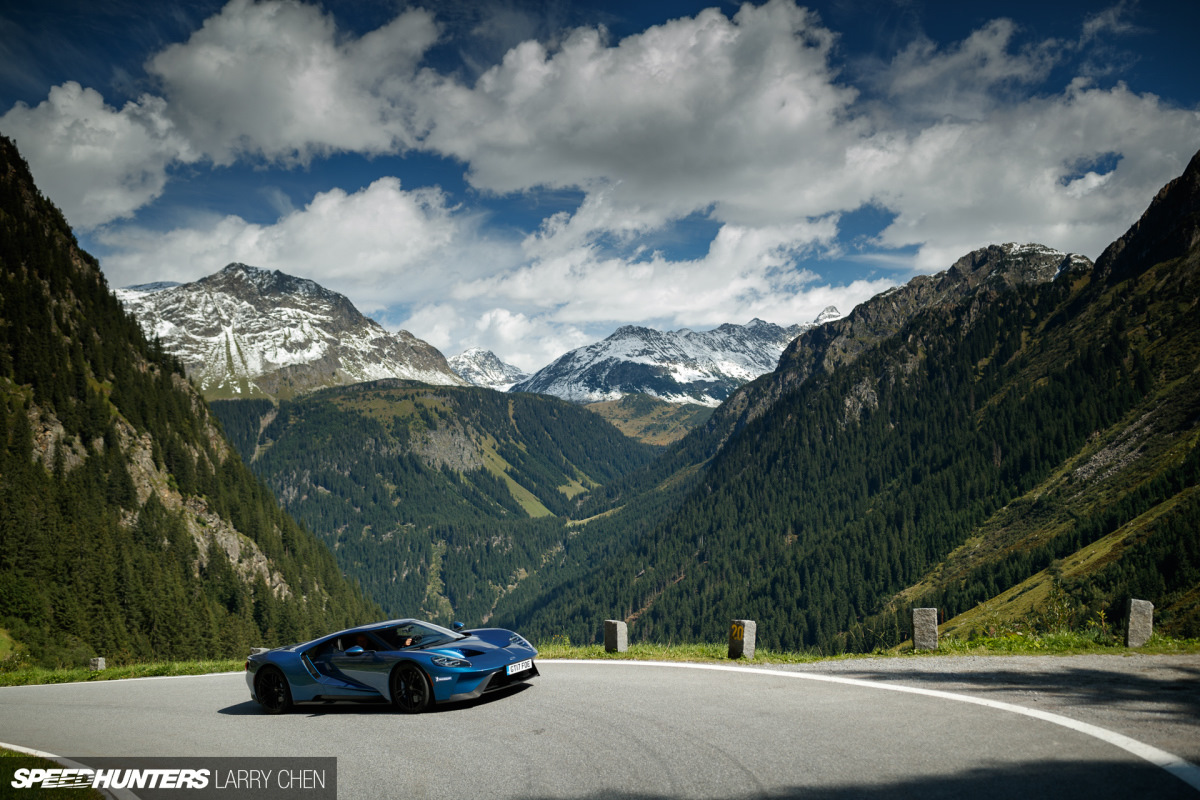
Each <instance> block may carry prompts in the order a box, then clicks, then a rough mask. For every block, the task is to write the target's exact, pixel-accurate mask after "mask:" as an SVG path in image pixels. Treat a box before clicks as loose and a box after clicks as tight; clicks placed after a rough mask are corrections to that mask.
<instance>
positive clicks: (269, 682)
mask: <svg viewBox="0 0 1200 800" xmlns="http://www.w3.org/2000/svg"><path fill="white" fill-rule="evenodd" d="M254 696H255V697H257V698H258V702H259V705H261V706H262V707H263V711H266V712H267V713H268V714H284V713H286V712H288V711H289V710H291V708H292V689H291V687H290V686H288V682H287V678H285V677H283V673H282V672H280V671H279V670H277V669H275V668H274V667H263V668H261V669H260V670H259V671H258V675H257V676H256V677H255V679H254Z"/></svg>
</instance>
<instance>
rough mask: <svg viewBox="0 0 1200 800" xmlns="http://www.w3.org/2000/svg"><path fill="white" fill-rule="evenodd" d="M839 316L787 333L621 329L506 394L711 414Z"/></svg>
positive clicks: (765, 326)
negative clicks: (641, 399) (638, 399)
mask: <svg viewBox="0 0 1200 800" xmlns="http://www.w3.org/2000/svg"><path fill="white" fill-rule="evenodd" d="M840 316H841V315H840V314H839V313H838V311H837V309H835V308H832V307H830V308H827V309H825V310H824V311H823V312H822V313H821V315H820V316H819V317H818V318H817V319H816V320H815V321H814V322H812V323H809V324H807V325H792V326H791V327H788V328H783V327H780V326H779V325H773V324H771V323H769V322H764V321H763V320H761V319H754V320H751V321H750V322H749V323H747V324H746V325H731V324H726V325H722V326H720V327H719V328H716V329H714V330H711V331H692V330H688V329H686V328H684V329H683V330H678V331H658V330H654V329H652V328H644V327H639V326H635V325H626V326H624V327H621V328H618V329H617V330H616V331H615V332H614V333H613V334H612V335H611V336H609V337H608V338H607V339H605V340H603V341H601V342H597V343H595V344H592V345H588V346H587V347H581V348H579V349H578V350H572V351H571V352H569V353H567V354H566V355H564V356H562V357H560V358H559V359H558V360H557V361H555V362H554V363H553V364H550V365H549V366H547V367H543V368H542V369H540V370H538V371H537V372H536V373H534V375H533V376H532V377H531V378H529V379H528V380H525V381H522V382H520V383H518V384H516V385H515V386H513V387H512V390H511V391H514V392H517V391H519V392H537V393H538V394H551V395H555V396H557V397H561V398H563V399H564V400H570V401H572V402H576V403H596V402H601V401H605V400H617V399H619V398H621V397H624V396H625V395H630V394H645V395H650V396H652V397H657V398H659V399H660V400H666V401H667V402H670V403H698V404H700V405H705V406H710V407H715V406H718V405H720V404H721V402H722V401H724V400H725V399H726V398H727V397H729V395H730V393H731V392H733V391H734V390H735V389H737V388H738V387H739V386H741V385H743V384H744V383H746V382H747V381H751V380H754V379H755V378H757V377H758V376H759V375H762V374H764V373H767V372H770V371H771V370H773V369H775V366H776V364H777V362H778V360H779V354H780V353H781V352H783V350H784V348H785V347H787V346H788V344H789V343H790V342H791V341H792V340H793V339H795V338H796V337H797V336H799V335H800V334H801V333H803V332H804V331H806V330H809V329H811V328H813V327H815V326H817V325H819V324H823V323H825V322H828V321H830V320H834V319H837V318H838V317H840Z"/></svg>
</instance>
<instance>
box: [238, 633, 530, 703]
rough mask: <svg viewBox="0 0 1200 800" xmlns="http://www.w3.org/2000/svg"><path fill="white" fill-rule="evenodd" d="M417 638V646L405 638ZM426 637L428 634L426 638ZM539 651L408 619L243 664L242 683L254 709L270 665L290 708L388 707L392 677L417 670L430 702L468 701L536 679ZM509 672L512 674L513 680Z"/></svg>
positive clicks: (515, 640)
mask: <svg viewBox="0 0 1200 800" xmlns="http://www.w3.org/2000/svg"><path fill="white" fill-rule="evenodd" d="M406 631H408V632H414V631H416V632H419V633H418V635H416V636H415V639H416V640H415V641H413V640H412V639H410V640H408V641H409V642H411V644H409V643H408V642H406V641H404V638H403V637H404V633H405V632H406ZM426 631H428V632H431V633H429V634H426V635H424V636H422V635H420V634H422V633H425V632H426ZM536 656H537V650H536V649H535V648H534V647H533V645H531V644H530V643H529V642H527V641H526V640H525V639H524V638H522V637H521V636H519V635H517V634H515V633H513V632H512V631H508V630H503V629H501V628H483V629H478V630H471V631H461V632H455V631H450V630H447V629H445V628H440V627H439V626H436V625H432V624H431V623H427V622H422V621H420V620H413V619H399V620H389V621H387V622H377V623H372V624H370V625H363V626H360V627H357V628H349V629H347V630H344V631H338V632H337V633H331V634H328V635H326V636H322V637H320V638H317V639H313V640H312V641H309V642H302V643H300V644H293V645H288V646H286V647H277V648H275V649H274V650H268V651H266V652H263V653H257V654H255V655H252V656H250V657H249V658H248V659H247V660H246V684H247V686H249V688H250V696H251V698H253V699H254V700H256V701H258V702H260V703H261V702H263V700H262V698H260V697H258V690H257V685H258V684H257V682H256V678H257V676H258V674H259V670H261V669H262V668H264V667H267V666H268V665H269V666H272V667H275V668H276V669H278V670H279V671H280V672H281V673H282V674H283V676H284V678H285V679H286V681H287V686H288V689H289V690H290V694H291V700H292V702H294V703H305V702H314V701H316V702H326V701H340V700H348V701H359V702H389V703H390V702H393V697H392V674H393V672H394V670H395V669H396V668H397V666H398V665H400V664H402V663H411V664H415V665H416V666H417V667H418V668H420V670H421V671H422V672H423V673H424V674H425V676H426V678H427V679H428V682H429V686H430V687H431V688H432V695H433V698H432V699H433V702H435V703H444V702H451V701H459V700H468V699H473V698H476V697H479V696H480V695H482V694H484V693H485V692H489V691H494V690H497V689H502V688H505V687H507V686H512V685H514V684H518V683H523V682H525V681H528V680H529V679H531V678H534V677H536V676H537V674H538V671H537V667H536V665H535V664H534V662H533V659H534V658H535V657H536ZM510 673H512V674H510Z"/></svg>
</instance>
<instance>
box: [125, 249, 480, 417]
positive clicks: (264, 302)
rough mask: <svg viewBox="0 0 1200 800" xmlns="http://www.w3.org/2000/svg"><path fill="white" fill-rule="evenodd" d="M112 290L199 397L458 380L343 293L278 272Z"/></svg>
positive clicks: (232, 272)
mask: <svg viewBox="0 0 1200 800" xmlns="http://www.w3.org/2000/svg"><path fill="white" fill-rule="evenodd" d="M116 294H117V297H118V298H119V299H120V300H121V302H122V303H124V304H125V307H126V308H127V309H128V310H129V311H130V312H131V313H133V315H134V316H135V317H136V318H137V320H138V322H139V323H140V324H141V326H142V329H143V330H144V331H145V332H146V335H147V336H150V337H155V336H157V337H158V338H159V339H160V340H161V341H162V344H163V347H164V348H165V349H166V350H167V352H170V353H172V354H174V355H176V356H178V357H179V358H180V360H181V361H183V364H184V367H185V368H186V369H187V371H188V374H189V376H191V377H192V378H193V379H194V380H196V382H197V383H198V384H199V385H200V389H201V391H203V392H204V394H205V395H206V396H208V397H230V396H232V397H245V396H254V395H262V394H265V395H268V396H291V395H294V394H298V393H303V392H307V391H311V390H313V389H318V388H321V387H324V386H336V385H341V384H347V383H359V382H362V381H370V380H377V379H380V378H404V379H408V380H416V381H422V382H424V383H432V384H450V385H462V384H463V383H464V382H463V381H462V379H461V378H459V377H458V376H457V375H455V374H454V373H453V372H452V371H451V370H450V366H449V364H447V363H446V359H445V357H443V356H442V354H441V353H439V352H438V351H437V350H436V349H435V348H434V347H433V346H431V345H430V344H428V343H426V342H423V341H421V340H420V339H418V338H416V337H415V336H413V335H412V334H410V333H408V332H407V331H398V332H397V333H394V334H393V333H389V332H388V331H386V330H384V328H383V327H382V326H381V325H380V324H379V323H377V322H375V321H374V320H371V319H368V318H367V317H365V316H363V315H362V314H361V313H360V312H359V311H358V309H356V308H355V307H354V304H353V303H351V302H350V300H349V299H348V298H346V297H345V296H344V295H341V294H338V293H337V292H334V291H331V290H329V289H326V288H325V287H323V286H321V285H320V284H318V283H315V282H314V281H311V280H307V279H305V278H297V277H294V276H292V275H287V274H285V273H283V272H280V271H279V270H265V269H259V268H258V267H251V266H248V265H246V264H238V263H234V264H230V265H228V266H226V267H225V268H224V269H222V270H221V271H220V272H217V273H215V274H213V275H209V276H207V277H205V278H201V279H200V280H198V281H195V282H193V283H186V284H181V285H174V286H171V285H164V284H143V285H141V286H136V287H130V288H127V289H120V290H117V292H116Z"/></svg>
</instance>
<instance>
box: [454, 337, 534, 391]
mask: <svg viewBox="0 0 1200 800" xmlns="http://www.w3.org/2000/svg"><path fill="white" fill-rule="evenodd" d="M448 360H449V362H450V368H451V369H452V370H454V372H455V374H456V375H458V377H460V378H462V379H463V380H465V381H466V382H467V383H470V384H473V385H475V386H486V387H487V388H489V389H496V390H497V391H501V392H505V391H508V389H509V387H511V386H512V385H513V384H514V383H517V382H518V381H523V380H525V379H526V378H528V377H529V375H528V374H527V373H526V372H524V371H523V370H522V369H521V368H520V367H514V366H513V365H512V364H506V363H504V362H503V361H501V360H500V359H499V358H498V357H497V356H496V354H495V353H493V352H492V351H491V350H484V349H483V348H482V347H472V348H471V349H470V350H466V351H464V352H462V353H459V354H458V355H456V356H450V358H449V359H448Z"/></svg>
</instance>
